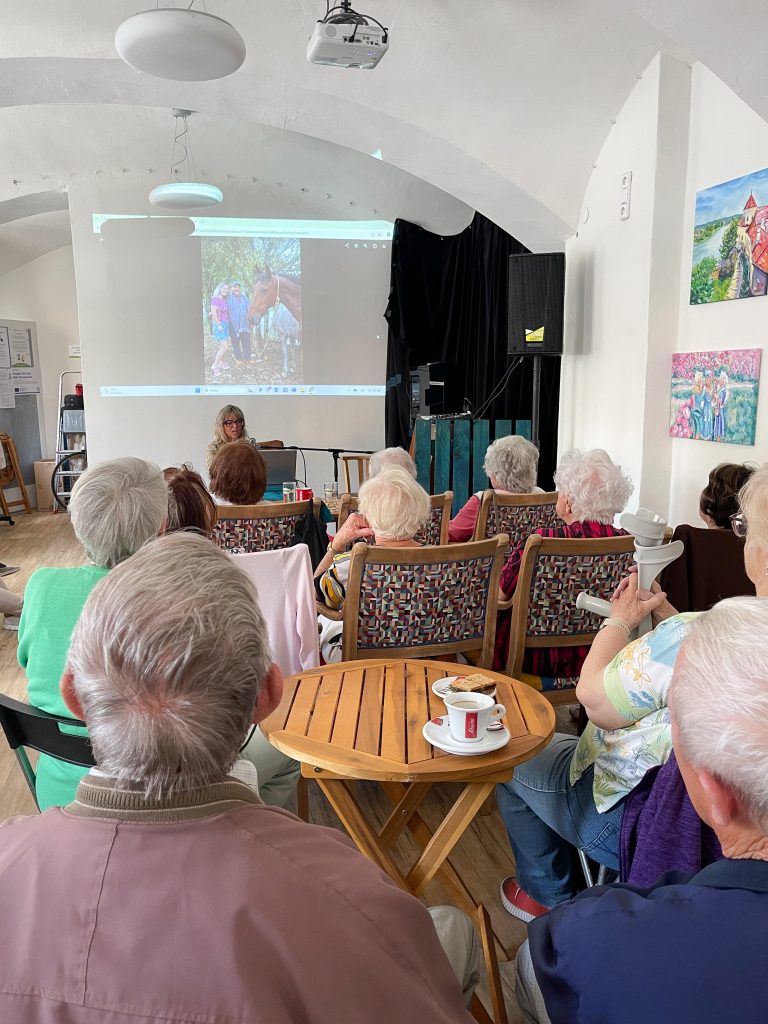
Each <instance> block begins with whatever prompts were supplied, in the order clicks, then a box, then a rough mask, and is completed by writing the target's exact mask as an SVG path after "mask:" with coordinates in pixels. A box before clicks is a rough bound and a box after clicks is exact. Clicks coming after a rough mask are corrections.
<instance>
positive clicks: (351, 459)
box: [341, 455, 371, 494]
mask: <svg viewBox="0 0 768 1024" xmlns="http://www.w3.org/2000/svg"><path fill="white" fill-rule="evenodd" d="M370 461H371V457H370V455H342V456H341V464H342V468H343V469H344V490H345V491H347V493H348V494H357V491H353V490H352V480H351V477H350V472H349V471H350V468H351V467H352V466H353V465H354V466H355V468H356V469H357V490H358V491H359V490H360V484H362V483H364V482H365V481H366V480H367V479H368V467H369V464H370Z"/></svg>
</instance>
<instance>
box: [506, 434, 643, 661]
mask: <svg viewBox="0 0 768 1024" xmlns="http://www.w3.org/2000/svg"><path fill="white" fill-rule="evenodd" d="M555 485H556V487H557V490H558V495H557V506H556V509H557V514H558V516H559V517H560V519H562V521H563V525H562V526H553V527H544V526H542V527H540V528H539V529H538V530H536V531H535V532H536V533H538V534H539V535H540V536H542V537H572V538H575V539H582V538H587V537H616V536H621V535H623V534H624V533H626V531H625V530H621V529H617V528H615V527H614V526H613V521H614V519H615V518H616V516H617V515H618V514H619V513H620V512H623V511H624V508H625V506H626V504H627V501H628V500H629V496H630V494H631V493H632V481H631V480H630V479H629V477H628V476H627V475H626V474H625V473H624V472H623V471H622V469H621V466H617V465H616V463H615V462H613V461H612V460H611V458H610V456H609V455H608V453H607V452H605V451H603V449H602V448H595V449H594V450H592V451H586V452H580V451H577V450H576V449H575V448H574V449H571V450H570V451H567V452H566V453H565V454H564V455H563V456H562V458H561V459H560V462H559V464H558V467H557V469H556V471H555ZM526 539H527V538H526ZM525 544H526V541H525V540H522V541H520V543H519V544H518V545H517V546H516V547H515V548H514V549H513V550H512V553H511V554H510V556H509V558H508V559H507V561H506V564H505V565H504V568H503V569H502V572H501V579H500V581H499V587H500V593H499V599H500V600H501V601H508V600H509V598H510V597H512V595H513V594H514V592H515V588H516V587H517V579H518V576H519V574H520V563H521V561H522V557H523V551H524V549H525ZM511 619H512V615H511V612H509V611H505V612H501V614H500V615H499V618H498V624H497V627H496V648H495V651H494V660H493V667H494V668H495V669H498V670H499V671H501V670H503V668H504V666H505V664H506V662H507V653H508V650H509V633H510V624H511ZM587 651H588V648H586V647H539V648H536V649H534V650H531V651H527V652H526V660H525V662H524V663H523V671H524V672H525V673H528V674H530V675H533V676H540V677H541V676H546V677H552V678H557V677H566V678H572V677H576V676H578V674H579V671H580V669H581V665H582V663H583V661H584V658H585V657H586V656H587Z"/></svg>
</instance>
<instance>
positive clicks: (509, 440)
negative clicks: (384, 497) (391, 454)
mask: <svg viewBox="0 0 768 1024" xmlns="http://www.w3.org/2000/svg"><path fill="white" fill-rule="evenodd" d="M371 462H373V459H371ZM538 465H539V449H538V448H537V447H536V445H534V444H531V442H530V441H528V440H527V439H526V438H525V437H521V436H520V435H519V434H511V435H510V436H509V437H500V438H498V439H497V440H496V441H494V442H493V444H491V445H489V446H488V450H487V451H486V453H485V459H484V460H483V469H484V470H485V472H486V473H487V474H488V479H489V480H490V481H491V487H492V488H493V489H494V491H498V492H499V494H535V493H538V494H541V488H540V487H537V486H536V470H537V468H538ZM482 496H483V492H482V491H478V492H477V493H476V494H473V495H472V497H471V498H470V499H469V501H468V502H467V503H466V504H465V505H464V507H463V508H461V509H459V511H458V512H457V513H456V516H455V517H454V518H453V519H452V520H451V525H450V528H449V530H448V540H449V541H450V543H451V544H456V543H459V542H463V541H465V540H472V534H473V533H474V532H475V524H476V523H477V515H478V512H479V511H480V499H481V498H482Z"/></svg>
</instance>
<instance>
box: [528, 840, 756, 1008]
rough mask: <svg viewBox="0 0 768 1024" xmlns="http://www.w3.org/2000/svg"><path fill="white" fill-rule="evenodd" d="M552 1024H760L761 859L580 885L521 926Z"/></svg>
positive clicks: (726, 861) (734, 861) (727, 862)
mask: <svg viewBox="0 0 768 1024" xmlns="http://www.w3.org/2000/svg"><path fill="white" fill-rule="evenodd" d="M528 939H529V942H530V949H531V958H532V960H533V966H534V970H535V972H536V978H537V980H538V982H539V985H540V987H541V991H542V995H543V996H544V1001H545V1003H546V1006H547V1012H548V1013H549V1016H550V1019H551V1020H552V1024H652V1022H653V1024H656V1022H659V1024H661V1022H667V1021H669V1022H670V1024H688V1022H690V1024H709V1022H712V1024H730V1022H738V1024H758V1022H759V1024H765V1022H766V1021H768V997H767V996H766V991H767V989H766V975H767V974H768V862H766V861H757V860H723V861H719V862H718V863H716V864H710V865H709V866H708V867H706V868H704V869H703V870H702V871H700V872H699V873H698V874H696V875H693V876H691V875H686V874H683V873H682V872H679V871H671V872H668V873H667V874H666V875H663V876H662V877H661V878H660V879H659V881H658V882H657V883H656V884H655V885H654V886H652V887H651V888H650V889H635V888H633V887H631V886H628V885H612V886H600V887H597V888H593V889H587V890H586V892H583V893H581V894H580V895H579V896H577V897H576V899H573V900H569V901H568V902H567V903H562V904H560V905H559V906H557V907H555V908H554V910H551V911H550V912H549V913H548V914H545V915H544V916H543V917H539V918H537V919H536V920H535V921H532V922H531V923H530V924H529V926H528Z"/></svg>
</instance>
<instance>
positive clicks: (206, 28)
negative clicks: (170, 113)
mask: <svg viewBox="0 0 768 1024" xmlns="http://www.w3.org/2000/svg"><path fill="white" fill-rule="evenodd" d="M194 3H195V0H191V3H190V4H189V6H188V7H186V8H180V9H177V8H175V7H157V8H155V9H154V10H150V11H142V12H141V13H140V14H134V15H133V16H132V17H130V18H127V19H126V20H125V21H124V22H123V23H122V24H121V25H120V26H119V28H118V30H117V32H116V33H115V48H116V49H117V52H118V55H119V56H120V57H121V58H122V59H123V60H124V61H125V63H126V64H130V66H131V67H132V68H136V70H137V71H144V72H145V73H146V74H148V75H154V76H155V77H156V78H171V79H173V80H174V81H177V82H208V81H211V80H212V79H214V78H226V76H227V75H231V74H232V72H233V71H237V69H238V68H239V67H240V65H241V64H242V63H243V61H244V60H245V42H244V41H243V37H242V36H241V35H240V33H239V32H238V31H237V29H236V28H234V27H233V26H232V25H230V24H229V22H228V21H224V19H223V18H217V17H215V16H214V15H213V14H208V13H207V12H206V11H193V10H192V6H193V4H194Z"/></svg>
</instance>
